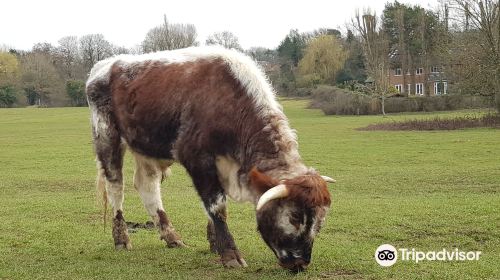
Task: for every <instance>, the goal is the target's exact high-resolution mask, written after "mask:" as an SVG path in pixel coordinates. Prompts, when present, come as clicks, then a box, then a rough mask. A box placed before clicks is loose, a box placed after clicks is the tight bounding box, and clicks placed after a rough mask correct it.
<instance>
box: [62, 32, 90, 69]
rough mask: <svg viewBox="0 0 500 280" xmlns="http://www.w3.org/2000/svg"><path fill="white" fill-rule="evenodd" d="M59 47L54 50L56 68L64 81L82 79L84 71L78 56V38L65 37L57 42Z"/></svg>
mask: <svg viewBox="0 0 500 280" xmlns="http://www.w3.org/2000/svg"><path fill="white" fill-rule="evenodd" d="M58 43H59V46H57V47H56V49H55V57H56V67H57V68H58V69H59V70H60V72H61V75H62V77H64V79H75V78H80V79H83V78H84V77H85V74H86V73H85V70H84V67H83V65H82V63H83V61H82V58H81V56H80V48H79V41H78V37H76V36H66V37H63V38H61V39H59V41H58Z"/></svg>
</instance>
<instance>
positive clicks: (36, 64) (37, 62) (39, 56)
mask: <svg viewBox="0 0 500 280" xmlns="http://www.w3.org/2000/svg"><path fill="white" fill-rule="evenodd" d="M21 68H22V78H21V80H22V86H23V88H24V90H25V92H26V96H27V97H28V99H31V100H30V101H29V102H28V103H30V105H34V104H36V105H41V106H48V105H50V104H51V103H54V101H55V100H58V99H61V98H62V97H63V96H64V84H63V81H62V79H61V78H60V76H59V74H58V73H57V70H56V68H55V67H54V65H53V63H52V61H51V58H50V57H49V56H47V55H46V54H44V53H41V52H31V53H28V54H26V55H24V56H23V57H22V58H21ZM59 105H60V104H59Z"/></svg>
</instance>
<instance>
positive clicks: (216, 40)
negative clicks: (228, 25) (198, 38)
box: [205, 31, 242, 51]
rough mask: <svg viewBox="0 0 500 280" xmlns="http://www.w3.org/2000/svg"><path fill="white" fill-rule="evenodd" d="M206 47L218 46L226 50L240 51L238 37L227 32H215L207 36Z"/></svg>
mask: <svg viewBox="0 0 500 280" xmlns="http://www.w3.org/2000/svg"><path fill="white" fill-rule="evenodd" d="M205 43H206V44H207V45H220V46H223V47H224V48H226V49H236V50H240V51H241V50H242V48H241V46H240V43H239V40H238V37H236V35H234V34H233V33H231V32H229V31H222V32H216V33H214V34H212V35H210V36H208V38H207V40H206V41H205Z"/></svg>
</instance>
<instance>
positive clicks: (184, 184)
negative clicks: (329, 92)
mask: <svg viewBox="0 0 500 280" xmlns="http://www.w3.org/2000/svg"><path fill="white" fill-rule="evenodd" d="M306 102H307V101H304V100H303V101H293V100H284V101H282V103H283V105H284V108H285V111H286V114H287V115H288V116H289V118H290V121H291V123H292V126H293V127H294V128H295V129H297V132H298V135H299V142H300V151H301V155H302V157H303V159H304V161H305V162H306V163H307V164H308V165H310V166H312V167H314V168H316V169H317V170H319V171H320V172H321V173H322V174H325V175H329V176H332V177H334V178H335V179H337V183H336V184H334V185H331V186H330V188H331V194H332V200H333V203H332V208H331V210H330V212H329V216H328V218H327V221H326V224H325V226H324V228H323V229H322V231H321V233H320V235H319V236H318V237H317V239H316V242H315V246H314V250H313V262H312V265H311V266H310V268H309V269H308V271H307V272H305V273H299V274H298V275H296V276H294V275H292V274H289V273H288V272H286V271H284V270H282V269H281V268H279V266H278V265H277V264H276V260H275V257H274V255H273V254H272V252H271V251H270V250H269V249H268V248H267V247H266V246H265V245H264V243H263V241H262V240H261V238H260V236H259V234H258V233H257V231H256V225H255V217H254V210H253V208H252V206H251V205H249V204H236V203H232V202H231V203H230V205H229V221H228V223H229V227H230V229H231V232H232V233H233V235H234V237H235V239H236V243H237V245H238V246H239V248H240V250H241V251H242V253H243V254H244V257H245V259H246V261H247V262H248V264H249V267H248V268H245V269H238V270H229V269H224V268H222V267H221V265H220V264H218V262H217V260H218V258H217V256H215V255H213V254H211V253H209V251H208V242H207V241H206V239H205V226H206V217H205V214H204V212H203V210H202V207H201V203H200V200H199V199H198V197H197V195H196V193H195V191H194V189H193V187H192V183H191V181H190V179H189V178H188V177H187V175H186V173H185V171H184V169H183V168H182V167H180V166H179V165H176V166H175V168H173V176H172V177H170V178H169V180H168V181H167V182H164V183H163V200H164V202H165V206H166V209H167V213H168V214H169V216H170V218H171V220H172V221H173V223H174V226H175V227H176V229H177V231H178V232H179V233H180V234H181V235H182V237H183V239H184V240H185V242H186V243H187V244H188V245H189V248H184V249H168V248H166V246H165V245H164V244H163V243H162V242H161V241H160V240H159V238H158V235H157V233H156V232H155V231H153V230H139V231H137V232H136V233H131V239H132V245H133V249H132V250H131V251H129V252H124V251H115V250H114V246H113V241H112V238H111V232H110V231H111V230H110V228H109V227H108V228H106V229H105V230H104V229H103V224H102V222H101V218H100V211H101V209H100V208H99V207H97V206H96V204H95V193H94V178H95V166H94V155H93V152H92V146H91V140H90V139H91V137H90V127H89V112H88V109H87V108H59V109H2V110H0V279H38V278H40V279H42V278H44V279H171V278H174V279H175V278H180V279H184V278H187V279H219V278H230V279H246V278H259V279H284V278H292V277H294V278H298V279H328V278H334V279H335V278H337V279H344V278H345V279H387V278H395V279H498V278H499V277H500V266H499V263H500V162H499V159H500V130H498V129H467V130H458V131H433V132H406V131H405V132H386V131H357V130H355V129H356V128H358V127H364V126H367V125H368V124H371V123H376V122H381V121H392V120H404V119H409V118H411V119H414V118H426V117H434V116H436V115H439V116H443V117H446V116H456V115H464V114H467V112H445V113H437V114H398V115H392V116H390V117H388V118H384V119H383V118H382V117H380V116H366V117H348V116H344V117H335V116H324V115H323V114H322V113H321V112H320V111H319V110H309V109H304V108H305V106H306ZM132 166H133V164H132V162H131V159H130V157H129V156H127V162H126V170H125V172H126V174H127V176H126V194H125V197H126V199H125V217H126V219H127V220H130V221H135V222H145V221H146V220H147V219H148V217H147V215H146V212H145V210H144V209H143V207H142V204H141V202H140V199H139V196H138V194H137V193H136V191H135V190H134V189H133V187H132V186H131V184H130V182H131V181H132V178H131V177H132V172H133V171H132ZM383 243H390V244H392V245H394V246H395V247H405V248H416V249H418V250H421V251H429V250H442V249H443V248H447V249H450V250H451V249H453V248H455V247H457V248H459V249H461V250H464V251H469V250H470V251H472V250H479V251H482V256H481V259H480V260H479V261H469V262H430V261H427V262H425V261H424V262H421V263H418V264H415V263H412V262H401V261H399V262H397V263H396V264H395V265H394V266H392V267H389V268H382V267H380V266H379V265H378V264H377V263H376V262H375V261H374V258H373V255H374V252H375V249H376V248H377V247H378V246H379V245H381V244H383Z"/></svg>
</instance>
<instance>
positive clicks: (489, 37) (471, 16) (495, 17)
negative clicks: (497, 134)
mask: <svg viewBox="0 0 500 280" xmlns="http://www.w3.org/2000/svg"><path fill="white" fill-rule="evenodd" d="M448 4H449V5H450V8H451V9H453V10H454V11H455V13H456V14H457V18H459V22H460V23H461V24H462V26H463V32H460V36H459V38H460V37H461V39H462V40H463V42H464V45H463V47H462V49H461V50H462V52H461V53H462V54H464V57H465V59H467V61H471V60H473V62H474V65H473V66H475V67H476V71H475V72H474V73H470V74H472V75H469V76H467V75H465V76H462V78H463V79H464V80H465V82H466V83H471V84H474V83H475V81H474V77H475V76H477V75H480V76H481V77H482V78H483V79H486V83H485V84H483V88H484V85H486V90H487V91H489V92H492V95H494V96H495V106H496V109H497V112H499V113H500V4H499V1H498V0H497V1H495V0H449V1H448ZM465 68H466V69H465V71H464V72H467V69H470V68H471V67H470V65H467V66H466V67H465ZM474 74H476V75H474ZM478 87H481V85H479V86H478Z"/></svg>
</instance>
